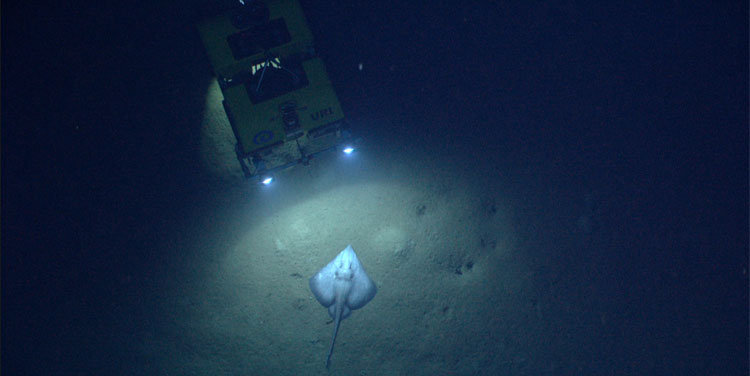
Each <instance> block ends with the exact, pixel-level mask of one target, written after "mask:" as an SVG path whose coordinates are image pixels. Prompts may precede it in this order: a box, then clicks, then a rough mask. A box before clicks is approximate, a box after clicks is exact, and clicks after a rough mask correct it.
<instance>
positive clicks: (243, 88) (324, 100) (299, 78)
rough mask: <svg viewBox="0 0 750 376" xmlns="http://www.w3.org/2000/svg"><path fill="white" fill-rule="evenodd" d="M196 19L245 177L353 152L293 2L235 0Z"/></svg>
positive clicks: (265, 179) (264, 179)
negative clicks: (318, 156) (322, 155)
mask: <svg viewBox="0 0 750 376" xmlns="http://www.w3.org/2000/svg"><path fill="white" fill-rule="evenodd" d="M232 4H233V6H231V7H228V8H227V9H223V10H221V11H219V12H218V14H217V15H216V16H214V17H212V18H209V19H207V20H205V21H203V22H200V23H199V24H198V30H199V33H200V36H201V39H202V41H203V45H204V47H205V49H206V52H207V54H208V58H209V60H210V63H211V66H212V68H213V70H214V73H215V75H216V78H217V80H218V82H219V87H220V88H221V91H222V94H223V96H224V100H223V105H224V110H225V112H226V114H227V117H228V119H229V123H230V124H231V126H232V131H233V132H234V135H235V138H236V139H237V144H236V148H235V150H236V154H237V160H238V161H239V163H240V167H241V168H242V171H243V173H244V175H245V177H247V178H255V179H258V180H259V181H262V182H264V183H266V184H268V183H269V182H270V181H271V179H272V177H271V176H272V174H273V173H275V172H278V171H281V170H284V169H286V168H289V167H292V166H295V165H298V164H305V165H306V164H307V163H308V162H309V161H310V159H311V158H312V157H313V156H315V155H316V154H319V153H322V152H325V151H329V150H341V151H344V152H345V153H347V154H349V153H351V152H352V150H353V146H352V144H351V143H352V142H353V139H352V136H351V134H350V133H349V131H348V127H347V126H346V121H345V118H344V113H343V111H342V110H341V104H340V103H339V101H338V98H337V96H336V93H335V92H334V89H333V86H332V85H331V82H330V80H329V78H328V74H327V73H326V68H325V65H324V64H323V61H322V60H321V59H320V58H319V57H318V56H317V55H316V53H315V46H314V43H313V37H312V34H311V32H310V30H309V28H308V27H307V22H306V20H305V17H304V14H303V13H302V8H301V6H300V4H299V2H298V1H297V0H266V1H261V0H241V1H239V2H236V3H232Z"/></svg>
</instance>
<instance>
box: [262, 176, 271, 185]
mask: <svg viewBox="0 0 750 376" xmlns="http://www.w3.org/2000/svg"><path fill="white" fill-rule="evenodd" d="M272 181H273V178H272V177H270V176H266V177H265V178H263V180H261V183H263V185H269V184H271V182H272Z"/></svg>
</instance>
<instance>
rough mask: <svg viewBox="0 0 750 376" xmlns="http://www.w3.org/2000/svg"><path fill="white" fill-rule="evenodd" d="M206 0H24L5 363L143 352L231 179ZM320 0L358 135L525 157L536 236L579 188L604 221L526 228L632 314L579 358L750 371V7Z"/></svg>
mask: <svg viewBox="0 0 750 376" xmlns="http://www.w3.org/2000/svg"><path fill="white" fill-rule="evenodd" d="M199 5H200V4H190V3H184V2H174V3H160V4H156V3H149V4H132V3H118V4H102V3H85V4H67V3H66V4H61V3H60V4H54V5H50V6H39V7H37V6H34V7H32V6H30V5H25V4H24V5H21V4H17V3H7V2H5V3H3V5H2V91H1V95H2V371H3V373H4V374H8V375H12V374H19V375H20V374H73V373H76V374H89V373H99V374H107V373H119V370H123V369H130V368H132V363H133V362H138V361H142V359H139V358H138V357H137V356H135V355H132V354H128V353H123V350H122V349H123V345H124V344H123V341H124V340H123V339H122V338H124V337H126V336H127V335H128V333H131V332H133V331H136V330H144V326H145V330H148V325H155V326H157V324H143V323H144V322H145V323H148V322H149V320H150V319H152V318H154V317H159V316H160V315H161V314H162V312H154V311H153V310H152V309H155V308H154V307H158V304H156V303H157V302H156V301H155V300H157V299H158V297H159V295H160V293H159V291H157V290H158V286H160V283H161V282H162V281H163V280H164V279H167V278H169V273H170V271H172V270H174V269H175V268H177V267H176V266H175V265H176V264H177V263H178V262H177V261H175V259H176V258H177V257H176V256H177V255H175V254H172V253H170V252H169V251H164V248H161V247H160V246H161V245H163V244H164V242H165V241H167V240H168V239H172V238H179V236H178V235H176V234H177V233H178V232H179V231H181V229H184V228H186V227H189V225H190V224H191V223H192V219H191V215H195V214H196V213H201V212H202V210H203V209H205V208H207V207H211V206H212V205H214V202H213V201H215V200H217V198H216V195H220V194H221V192H222V187H217V186H216V182H215V181H214V180H212V178H211V177H210V176H208V175H207V174H206V173H205V172H204V171H202V170H201V166H200V163H199V160H200V155H199V147H198V144H199V137H200V122H201V116H202V110H203V106H204V96H205V90H206V87H207V85H208V83H209V79H210V69H211V68H210V66H209V63H208V61H207V59H206V57H205V54H204V52H203V50H202V46H201V44H200V40H199V37H198V35H197V32H196V30H195V28H194V21H196V20H197V19H199V17H200V16H201V14H200V13H199V12H198V11H197V9H200V8H201V7H200V6H199ZM302 5H303V8H304V10H305V12H306V16H307V19H308V23H309V26H310V28H311V29H312V31H313V34H314V35H315V38H316V41H317V45H318V52H319V54H320V55H321V56H322V58H323V59H324V61H325V62H326V63H327V67H328V72H329V75H330V78H331V80H332V81H333V84H334V86H335V88H336V89H337V92H338V95H339V98H340V100H341V102H342V105H343V107H344V109H345V112H346V113H347V115H348V117H349V119H350V121H351V122H352V126H353V127H354V129H355V130H358V131H360V133H362V134H363V135H368V136H370V138H371V140H377V142H389V140H392V142H393V143H394V144H396V145H403V146H409V145H414V147H415V148H418V149H420V150H432V151H435V152H436V153H440V154H441V155H443V156H445V155H447V156H453V159H454V160H455V162H456V166H459V167H461V168H465V169H476V170H477V171H474V172H475V173H477V174H485V173H486V174H502V175H503V176H506V177H507V179H508V181H510V182H512V183H509V184H510V186H512V187H513V189H514V190H515V191H516V192H517V195H516V196H517V197H521V198H523V197H525V198H526V200H527V201H524V199H519V201H518V206H519V207H520V208H522V209H524V210H526V212H527V213H529V214H527V215H523V216H521V223H520V227H521V228H522V229H523V231H524V233H525V234H527V235H528V234H535V233H536V232H538V231H537V230H536V227H537V226H539V222H544V223H547V224H548V223H549V222H547V221H549V219H550V218H555V217H559V216H564V215H566V214H567V213H568V212H569V211H570V210H571V206H570V205H574V206H575V205H577V206H576V207H575V208H574V209H575V210H579V212H580V215H578V214H576V215H575V216H576V217H578V222H576V223H578V225H579V230H580V231H581V233H584V234H588V233H591V234H592V236H591V239H592V240H590V241H587V242H585V243H584V244H582V245H581V246H580V247H576V248H575V249H571V250H568V251H570V252H552V251H546V250H538V249H536V250H534V247H535V243H534V241H533V240H531V239H529V240H528V241H527V243H522V244H523V245H525V246H527V247H529V249H530V250H531V251H530V253H533V254H535V255H536V256H535V257H543V258H545V259H548V260H551V261H550V263H551V264H553V265H555V267H554V268H556V269H559V270H565V271H566V272H564V273H562V274H561V275H558V277H557V278H560V279H561V280H562V281H561V282H559V281H558V283H559V284H561V285H562V286H565V288H564V290H565V291H567V294H568V295H567V296H566V297H565V298H566V299H567V300H568V301H572V302H576V303H577V304H578V305H579V306H581V307H584V308H582V310H583V311H585V310H586V309H585V307H586V304H587V303H588V302H591V304H595V305H596V306H597V307H598V308H599V309H600V310H603V311H605V312H608V313H609V315H610V317H614V319H612V323H613V324H612V326H611V327H610V328H609V330H608V331H607V332H604V333H601V332H594V331H592V332H591V333H588V332H586V328H579V329H580V331H582V332H585V333H587V334H586V335H587V336H588V337H587V339H586V341H585V342H584V343H585V344H587V345H589V346H593V347H596V348H598V349H599V350H597V353H599V354H604V355H602V356H604V357H606V354H611V358H610V359H609V360H608V361H605V360H602V359H598V360H597V361H596V362H594V361H588V362H587V361H586V359H587V358H586V356H585V355H582V354H585V353H586V352H587V350H586V349H575V351H574V352H576V353H577V355H576V356H573V358H575V359H577V360H578V362H582V363H584V364H583V365H582V364H581V363H577V365H578V367H579V368H578V369H583V370H586V372H590V373H593V374H596V373H598V372H597V370H600V371H602V373H605V372H610V371H611V370H618V372H616V373H617V374H644V373H645V374H686V373H690V374H724V375H746V374H748V319H747V317H748V21H747V20H748V8H747V3H746V2H742V3H739V2H710V3H705V4H699V5H696V4H689V5H687V4H683V3H679V2H668V3H667V2H664V3H659V4H656V5H654V4H651V3H648V2H627V3H610V2H605V3H602V4H589V3H587V2H578V3H572V4H563V3H533V4H532V3H526V2H523V3H517V4H489V3H487V4H481V5H476V4H467V3H461V2H453V3H450V2H449V3H441V4H439V5H421V4H417V3H416V2H347V1H339V0H335V1H333V2H326V3H315V2H310V1H303V2H302ZM360 63H361V64H362V69H361V70H360V69H359V64H360ZM436 173H439V172H438V171H436ZM570 197H578V199H577V200H578V201H576V202H577V203H576V204H565V203H563V201H564V200H566V199H567V198H570ZM218 200H221V199H218ZM542 218H544V219H542ZM553 223H554V222H553ZM602 229H605V230H604V231H603V230H602ZM564 232H565V231H564V229H561V228H555V227H554V226H546V227H544V229H543V230H541V234H537V235H539V236H540V237H544V238H546V239H547V240H550V239H556V237H559V236H562V235H561V234H562V233H564ZM602 232H605V233H607V234H609V235H607V236H601V235H597V234H602ZM529 236H530V235H529ZM165 239H167V240H165ZM602 249H605V250H606V251H605V252H602V251H601V250H602ZM535 252H536V253H535ZM582 258H585V259H586V260H588V262H591V263H594V264H596V265H597V268H596V271H592V269H589V268H586V267H584V266H582V264H581V261H580V260H581V259H582ZM122 307H126V309H125V310H124V311H123V309H122ZM561 322H562V323H565V322H572V321H564V320H562V321H561ZM560 330H561V332H575V331H576V330H577V329H575V328H574V325H573V324H571V326H570V327H566V328H560ZM601 349H610V351H601ZM550 356H551V357H559V358H566V357H570V354H565V353H557V354H550ZM599 362H600V363H599ZM596 364H601V367H602V368H596ZM568 367H569V368H564V367H563V368H556V369H553V370H551V371H550V373H553V374H554V373H556V374H573V373H576V372H577V371H576V366H575V364H573V365H569V366H568ZM92 370H95V372H94V371H92Z"/></svg>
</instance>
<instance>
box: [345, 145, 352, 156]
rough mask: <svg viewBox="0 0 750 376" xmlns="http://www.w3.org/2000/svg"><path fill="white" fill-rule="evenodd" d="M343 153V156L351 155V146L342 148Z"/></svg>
mask: <svg viewBox="0 0 750 376" xmlns="http://www.w3.org/2000/svg"><path fill="white" fill-rule="evenodd" d="M343 151H344V154H346V155H349V154H351V153H352V152H353V151H354V148H353V147H351V146H347V147H345V148H344V150H343Z"/></svg>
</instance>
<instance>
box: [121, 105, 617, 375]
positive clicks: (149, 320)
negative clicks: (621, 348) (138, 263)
mask: <svg viewBox="0 0 750 376" xmlns="http://www.w3.org/2000/svg"><path fill="white" fill-rule="evenodd" d="M207 97H208V100H207V108H206V110H205V118H204V123H203V139H202V141H201V146H202V148H203V149H204V150H208V151H210V152H206V153H204V157H205V158H204V160H203V163H204V165H205V167H206V169H207V171H208V172H209V173H210V175H212V176H213V177H212V179H215V182H216V184H217V185H218V186H224V188H221V189H219V190H220V191H222V194H221V195H216V196H212V198H210V199H208V200H207V201H211V202H213V203H212V204H211V205H206V206H205V207H202V208H200V209H196V212H194V213H191V214H190V217H189V218H188V219H187V220H186V221H184V223H185V225H184V227H185V228H176V229H175V232H174V233H173V234H165V235H166V236H165V239H167V240H166V241H165V243H166V244H164V245H163V247H165V248H166V249H163V250H162V251H163V252H164V253H166V254H171V255H179V256H177V258H178V259H180V258H181V259H182V260H181V261H179V262H176V261H175V260H174V259H172V260H170V261H169V262H170V263H174V264H175V265H171V266H168V267H167V269H168V270H169V271H168V272H165V274H163V275H166V276H167V278H164V280H163V281H159V282H154V283H151V282H147V284H150V285H151V288H154V291H153V296H154V298H153V300H150V301H151V304H149V305H147V306H146V307H144V308H143V311H144V312H143V315H144V317H142V318H141V319H142V320H143V321H141V322H135V323H134V327H135V328H136V329H135V331H133V332H132V333H131V335H130V336H128V339H127V341H126V345H125V346H126V348H127V351H126V353H127V354H130V355H129V356H126V357H125V358H126V359H124V360H123V361H124V364H121V366H122V370H123V372H124V374H186V375H208V374H232V375H240V374H242V375H313V374H326V373H327V371H326V369H325V367H324V362H325V356H326V354H327V351H328V347H329V344H330V340H331V335H332V329H333V323H332V321H331V320H330V318H329V316H328V314H327V311H326V309H325V308H323V307H322V306H321V305H320V304H319V303H318V302H317V301H316V300H315V299H314V297H313V295H312V293H311V292H310V290H309V287H308V278H309V277H311V276H312V275H313V274H314V273H315V272H316V271H317V270H319V268H321V267H322V266H324V265H325V264H326V263H328V262H329V261H330V260H331V259H332V258H333V257H335V256H336V255H337V254H338V252H340V251H341V250H342V249H343V248H344V247H346V245H347V244H351V245H352V246H353V247H354V249H355V251H356V252H357V255H358V257H359V258H360V261H361V262H362V264H363V265H364V267H365V269H366V271H367V273H368V274H369V275H370V277H371V278H372V279H373V280H374V281H375V283H376V284H377V287H378V293H377V295H376V296H375V298H374V299H373V300H372V301H371V302H370V303H369V304H367V305H366V306H365V307H364V308H362V309H360V310H357V311H354V313H353V314H352V315H351V316H350V317H349V318H348V319H346V320H344V321H343V322H342V325H341V329H340V332H339V336H338V340H337V343H336V349H335V351H334V355H333V358H332V365H331V369H330V374H334V375H396V374H410V375H453V374H465V375H468V374H487V375H490V374H561V373H567V372H575V371H576V370H585V369H587V368H590V367H595V368H597V369H601V368H602V367H604V368H606V367H607V366H606V364H602V362H607V361H610V362H612V361H615V362H619V361H620V360H613V359H612V358H611V354H609V355H608V357H609V358H608V359H601V358H598V356H597V354H598V353H600V352H602V351H603V349H602V348H597V346H596V345H595V344H594V343H593V342H595V339H594V338H595V337H591V335H592V334H594V335H607V333H609V335H612V334H611V333H610V332H611V329H610V328H609V327H610V326H611V320H612V318H611V317H609V316H608V315H611V313H608V312H606V311H607V310H610V309H611V307H609V308H607V307H598V305H599V304H598V303H596V299H597V296H596V295H597V294H598V293H597V292H596V289H597V288H596V287H595V286H589V287H587V286H575V287H574V288H573V289H574V290H576V291H575V292H571V291H566V289H568V288H571V286H570V285H569V284H571V283H572V284H577V282H573V281H568V282H563V281H562V278H571V277H573V276H574V275H575V274H576V273H578V272H580V270H578V269H582V270H589V271H588V272H585V273H584V274H585V275H579V276H578V277H577V278H580V279H582V280H584V281H586V282H585V283H595V282H596V281H595V280H596V276H595V274H596V271H594V270H590V268H591V265H592V262H593V261H592V260H591V259H588V260H587V259H585V258H583V259H580V258H579V257H583V256H584V253H583V252H582V251H580V250H575V251H574V252H576V253H577V255H570V257H572V258H575V259H576V261H575V262H574V263H573V264H571V265H575V266H573V270H567V269H568V268H569V267H570V266H571V265H566V264H564V263H563V264H558V261H556V260H557V259H558V258H559V255H553V254H558V253H559V252H561V250H562V252H568V249H572V248H573V247H578V248H580V247H581V246H585V245H586V244H587V243H590V242H592V241H593V240H592V239H593V235H594V234H596V231H595V230H594V228H595V226H594V222H595V221H596V220H597V218H596V212H598V211H601V210H604V209H606V208H603V206H602V205H599V206H598V208H597V209H594V206H593V205H592V203H591V200H592V198H591V197H592V194H593V189H591V190H589V191H576V192H555V191H554V189H550V187H546V186H545V187H536V186H534V184H535V183H534V182H533V181H528V183H529V184H528V185H526V186H525V188H524V189H522V190H521V191H519V190H518V187H514V186H513V185H512V181H513V179H519V178H520V177H519V176H514V174H515V172H512V171H506V172H503V171H499V170H497V169H495V170H493V169H492V167H491V166H484V167H486V168H481V167H482V166H481V165H482V162H481V161H480V160H472V159H471V158H472V156H463V157H462V156H460V155H455V154H453V155H440V153H437V152H435V150H434V149H433V150H430V149H429V145H427V147H424V145H423V147H424V148H423V149H420V146H419V145H418V144H414V143H411V144H410V143H409V142H404V141H398V140H389V139H384V138H381V136H380V135H378V134H377V132H372V133H368V132H364V133H365V134H364V139H363V142H362V146H361V147H360V149H358V150H357V152H356V153H355V154H353V155H351V156H349V157H345V156H339V155H336V154H334V153H329V154H324V155H322V156H321V157H320V158H317V159H315V160H313V163H311V164H310V165H309V166H300V167H296V168H293V169H291V170H288V171H286V172H285V173H283V174H280V175H279V176H277V180H276V182H275V183H274V184H273V185H272V186H270V187H262V186H260V185H258V186H256V185H253V184H251V183H249V182H244V181H243V180H242V179H241V177H240V175H239V172H240V171H239V169H238V167H237V166H236V160H234V155H233V152H232V148H233V140H232V136H231V131H230V130H229V126H228V124H226V118H225V117H222V114H221V113H220V112H218V111H220V106H218V105H219V103H218V101H215V102H214V101H211V100H210V99H211V98H212V95H208V96H207ZM462 158H464V159H462ZM488 172H489V173H488ZM534 175H536V174H534ZM524 184H525V183H524ZM538 189H541V192H539V191H536V190H538ZM559 198H563V199H564V200H565V202H563V203H558V204H555V203H554V201H555V200H557V199H559ZM541 207H544V209H540V208H541ZM558 210H561V211H565V213H563V214H560V213H559V212H557V211H558ZM532 217H533V218H532ZM545 222H547V223H545ZM566 275H567V276H568V277H565V276H566ZM573 278H576V277H573ZM588 290H591V291H590V292H588ZM589 293H590V294H591V295H588V294H589ZM577 294H584V296H577ZM146 295H150V294H146ZM583 303H585V305H583V306H582V304H583ZM578 346H581V347H585V348H586V350H585V351H580V352H579V351H577V350H575V347H578ZM561 347H562V348H561ZM565 347H567V348H565ZM556 353H557V354H566V355H565V356H556V355H555V354H556ZM576 356H578V357H579V358H577V359H576Z"/></svg>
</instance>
